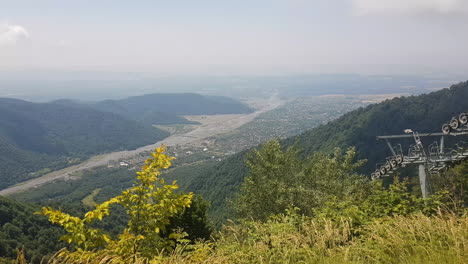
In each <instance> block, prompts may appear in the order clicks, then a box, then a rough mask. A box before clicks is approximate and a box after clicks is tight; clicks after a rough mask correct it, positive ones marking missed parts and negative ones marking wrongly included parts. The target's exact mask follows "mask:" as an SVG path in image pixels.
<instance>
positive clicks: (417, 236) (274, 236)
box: [17, 213, 468, 264]
mask: <svg viewBox="0 0 468 264" xmlns="http://www.w3.org/2000/svg"><path fill="white" fill-rule="evenodd" d="M19 259H21V258H19ZM17 263H25V262H17ZM49 263H51V264H59V263H77V264H78V263H80V264H84V263H89V264H98V263H99V264H101V263H102V264H106V263H109V264H110V263H115V264H117V263H118V264H121V263H122V264H123V263H125V264H127V263H136V264H152V263H166V264H179V263H180V264H182V263H189V264H190V263H210V264H211V263H213V264H225V263H226V264H227V263H241V264H242V263H284V264H288V263H291V264H298V263H325V264H326V263H330V264H331V263H411V264H413V263H416V264H417V263H421V264H422V263H424V264H426V263H434V264H436V263H437V264H439V263H460V264H461V263H468V218H467V217H466V216H458V215H456V214H445V215H444V214H441V213H440V214H438V215H436V216H426V215H423V214H414V215H411V216H396V217H386V218H380V219H377V220H375V221H373V222H371V223H370V224H367V225H365V226H363V227H362V226H361V227H358V226H357V225H353V223H352V222H351V220H347V219H342V220H341V221H331V220H328V219H310V218H305V217H301V216H298V215H294V214H292V215H291V214H290V215H281V216H278V217H275V218H274V219H271V220H270V221H268V222H266V223H262V222H256V221H248V222H244V223H241V224H234V223H231V224H229V225H227V226H225V227H224V229H223V231H221V232H220V233H219V234H218V235H217V238H216V239H215V240H214V242H212V243H207V242H198V243H196V244H195V245H188V244H187V245H179V246H178V247H177V248H176V249H175V250H174V251H173V252H171V253H169V254H168V253H167V252H160V254H159V255H157V256H155V257H154V258H153V259H152V260H148V259H144V258H140V257H138V256H134V257H131V258H129V259H121V258H119V257H117V256H112V255H106V254H105V253H103V254H100V255H95V254H89V253H88V254H86V255H85V254H79V253H77V252H75V253H73V254H67V252H66V251H62V252H58V253H57V254H56V255H55V256H54V257H53V258H52V259H51V260H50V262H49Z"/></svg>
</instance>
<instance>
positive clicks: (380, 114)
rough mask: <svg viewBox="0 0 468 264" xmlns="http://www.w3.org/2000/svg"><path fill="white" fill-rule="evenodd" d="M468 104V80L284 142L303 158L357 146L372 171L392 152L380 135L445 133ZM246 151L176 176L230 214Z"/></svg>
mask: <svg viewBox="0 0 468 264" xmlns="http://www.w3.org/2000/svg"><path fill="white" fill-rule="evenodd" d="M467 102H468V82H463V83H459V84H456V85H453V86H451V87H450V88H449V89H443V90H440V91H436V92H433V93H430V94H424V95H419V96H409V97H401V98H395V99H392V100H387V101H384V102H382V103H378V104H374V105H370V106H368V107H365V108H360V109H358V110H355V111H352V112H349V113H347V114H345V115H343V116H342V117H340V118H338V119H336V120H334V121H332V122H329V123H328V124H326V125H322V126H319V127H317V128H315V129H312V130H309V131H307V132H305V133H303V134H301V135H299V136H297V137H292V138H289V139H286V140H284V141H282V144H283V146H291V145H294V144H297V145H298V146H300V150H301V151H302V155H303V156H306V155H310V154H312V153H313V152H315V151H324V152H328V153H330V152H332V151H333V149H334V148H336V147H341V148H343V149H344V148H346V147H349V146H355V147H356V150H357V158H359V159H367V160H368V161H367V163H366V164H365V165H364V166H363V169H362V170H361V171H362V172H364V173H366V174H368V173H370V172H371V171H372V170H374V169H375V167H374V166H375V163H377V162H382V161H384V160H385V158H386V157H387V156H389V155H390V153H389V150H388V148H387V146H386V144H385V143H384V142H381V141H377V140H376V136H378V135H387V134H402V133H403V130H404V129H406V128H411V129H413V130H415V131H418V132H440V127H441V125H442V124H443V123H444V122H446V121H448V120H449V119H450V118H451V117H452V116H454V115H457V114H459V113H461V112H463V111H466V110H467V108H468V104H467ZM423 140H425V139H423ZM407 143H411V141H409V140H408V141H407ZM245 153H246V152H242V153H239V154H236V155H234V156H232V157H230V158H228V159H226V160H224V161H222V162H220V163H216V164H213V165H211V166H206V167H205V168H204V169H203V170H190V169H185V168H183V167H181V168H176V169H175V170H174V171H173V172H171V174H173V175H175V176H176V177H177V178H179V176H180V178H181V180H180V184H181V186H182V187H183V188H184V189H185V190H190V191H194V192H197V193H200V194H201V195H203V196H204V197H205V198H206V199H207V200H210V201H212V203H213V206H212V210H213V212H212V213H213V215H215V216H216V217H218V216H226V215H229V214H228V212H226V203H227V201H228V200H229V199H230V198H231V197H232V194H233V193H234V192H235V190H237V187H238V186H239V184H240V183H241V182H242V179H243V178H244V177H245V175H246V172H247V170H246V167H245V165H244V159H245ZM285 177H287V175H285ZM185 179H187V180H185ZM193 179H197V180H193Z"/></svg>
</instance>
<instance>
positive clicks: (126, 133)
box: [0, 99, 168, 188]
mask: <svg viewBox="0 0 468 264" xmlns="http://www.w3.org/2000/svg"><path fill="white" fill-rule="evenodd" d="M166 136H168V133H167V132H164V131H162V130H160V129H157V128H154V127H152V126H150V125H146V124H142V123H139V122H136V121H131V120H127V119H125V118H123V117H121V116H119V115H116V114H112V113H106V112H100V111H97V110H94V109H91V108H89V107H85V106H81V105H77V104H64V103H63V102H62V103H41V104H39V103H30V102H26V101H21V100H16V99H0V160H1V163H0V188H3V187H6V186H8V185H11V184H14V183H16V182H18V181H22V180H25V179H27V178H32V177H36V176H37V175H34V174H30V173H34V172H37V171H38V170H41V169H45V168H57V167H60V166H64V165H66V164H68V163H69V162H73V160H72V159H71V158H84V157H87V156H89V155H94V154H99V153H104V152H108V151H116V150H124V149H135V148H137V147H140V146H144V145H148V144H152V143H154V142H157V141H159V140H161V139H163V138H164V137H166Z"/></svg>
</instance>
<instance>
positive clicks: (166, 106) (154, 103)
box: [90, 93, 253, 125]
mask: <svg viewBox="0 0 468 264" xmlns="http://www.w3.org/2000/svg"><path fill="white" fill-rule="evenodd" d="M90 106H91V107H93V108H96V109H98V110H101V111H106V112H111V113H115V114H118V115H121V116H124V117H126V118H129V119H132V120H138V121H142V122H144V123H148V124H158V125H167V124H191V123H193V122H191V121H189V120H187V119H185V118H183V117H181V116H182V115H217V114H246V113H251V112H252V111H253V110H252V109H251V108H249V107H248V106H247V105H245V104H242V103H240V102H238V101H236V100H234V99H231V98H228V97H221V96H203V95H199V94H191V93H185V94H169V93H168V94H164V93H161V94H147V95H142V96H133V97H128V98H125V99H120V100H105V101H101V102H98V103H95V104H90Z"/></svg>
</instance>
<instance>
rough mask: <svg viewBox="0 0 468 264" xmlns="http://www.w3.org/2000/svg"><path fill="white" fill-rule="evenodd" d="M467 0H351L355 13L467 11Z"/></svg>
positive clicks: (441, 12)
mask: <svg viewBox="0 0 468 264" xmlns="http://www.w3.org/2000/svg"><path fill="white" fill-rule="evenodd" d="M467 2H468V1H467V0H352V3H353V8H354V12H355V14H357V15H368V14H422V13H437V14H456V13H468V3H467Z"/></svg>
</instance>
